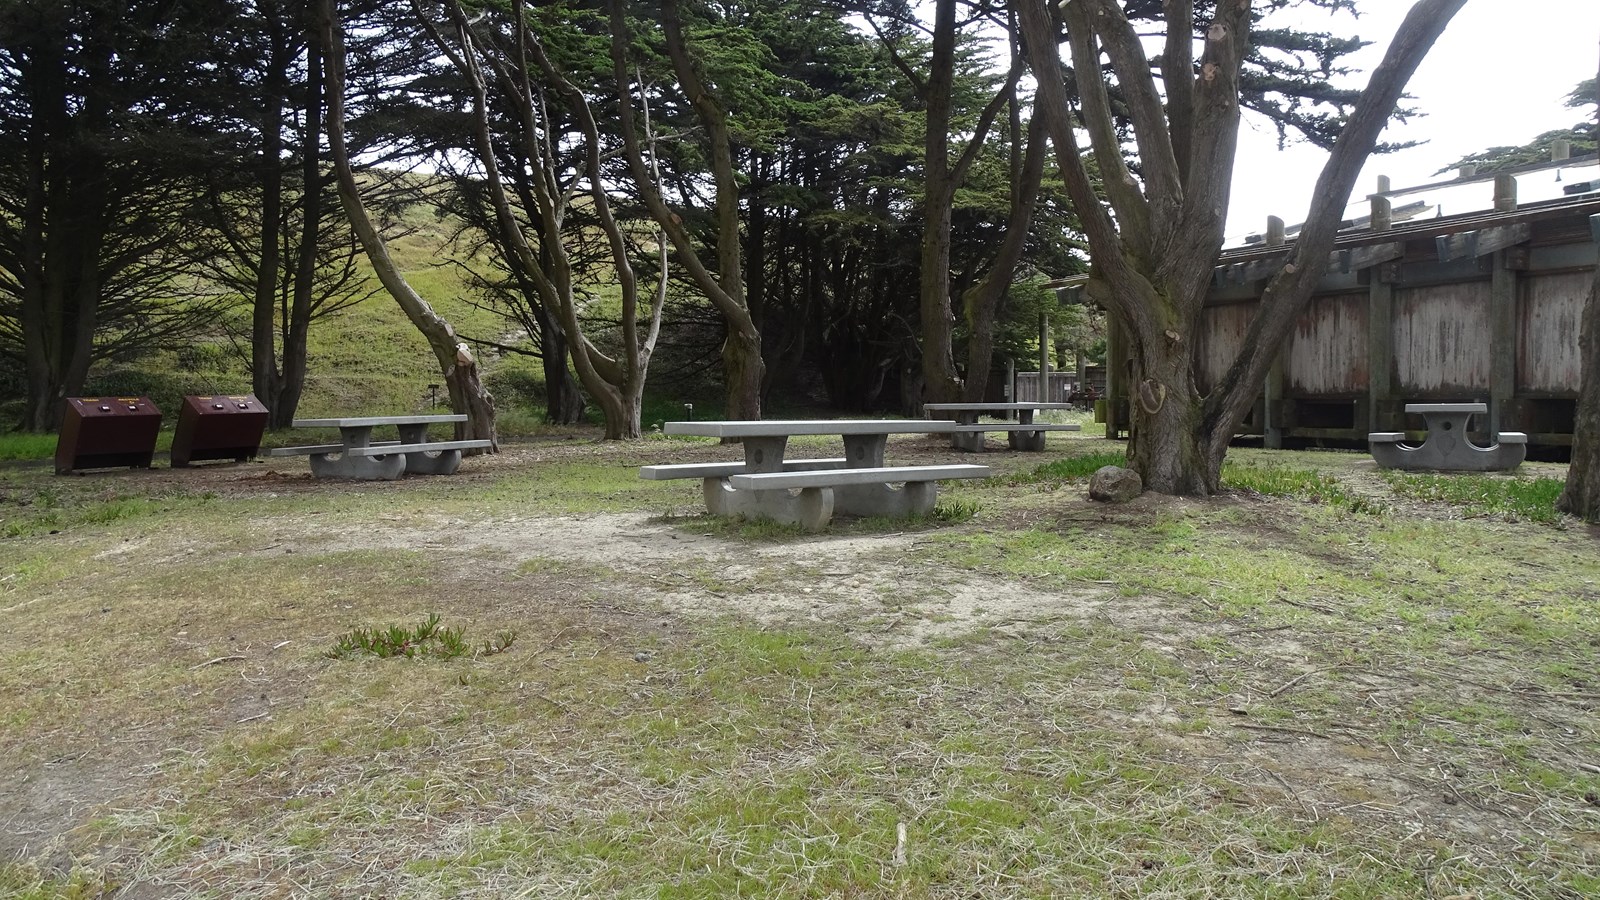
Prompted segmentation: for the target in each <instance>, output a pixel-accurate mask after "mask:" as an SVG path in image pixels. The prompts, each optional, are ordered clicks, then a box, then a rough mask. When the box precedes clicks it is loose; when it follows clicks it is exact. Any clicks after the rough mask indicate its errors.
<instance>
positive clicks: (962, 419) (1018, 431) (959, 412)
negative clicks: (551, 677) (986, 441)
mask: <svg viewBox="0 0 1600 900" xmlns="http://www.w3.org/2000/svg"><path fill="white" fill-rule="evenodd" d="M922 408H923V409H924V410H926V411H927V412H930V413H935V412H948V413H953V414H954V415H955V421H956V427H955V428H954V429H953V430H951V432H950V446H952V447H955V448H956V449H957V450H966V451H968V452H970V453H979V452H982V451H983V435H984V432H987V431H1004V432H1005V433H1006V443H1008V444H1009V445H1010V446H1011V449H1013V450H1023V451H1029V452H1038V451H1040V450H1043V449H1044V433H1045V432H1046V431H1078V430H1080V429H1081V428H1082V426H1080V425H1074V424H1071V423H1065V424H1046V423H1043V422H1040V423H1038V424H1034V421H1033V414H1034V413H1035V412H1037V411H1042V410H1046V409H1072V408H1073V407H1072V404H1071V403H1046V402H1043V401H1039V402H1034V403H1030V402H1026V401H1023V402H1016V403H924V404H922ZM1001 413H1016V414H1017V421H1016V422H1015V423H1011V422H993V423H990V422H983V423H980V422H979V421H978V419H979V417H980V416H983V415H998V414H1001ZM1029 426H1032V427H1031V428H1030V427H1029Z"/></svg>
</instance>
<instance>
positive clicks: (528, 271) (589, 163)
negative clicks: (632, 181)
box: [413, 0, 666, 440]
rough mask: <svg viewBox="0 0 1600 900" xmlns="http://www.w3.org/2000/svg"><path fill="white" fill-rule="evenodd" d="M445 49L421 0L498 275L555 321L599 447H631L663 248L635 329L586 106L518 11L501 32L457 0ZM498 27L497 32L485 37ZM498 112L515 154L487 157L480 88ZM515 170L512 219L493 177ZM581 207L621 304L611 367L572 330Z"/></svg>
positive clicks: (576, 325) (626, 264)
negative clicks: (626, 441)
mask: <svg viewBox="0 0 1600 900" xmlns="http://www.w3.org/2000/svg"><path fill="white" fill-rule="evenodd" d="M445 5H446V7H447V11H448V15H449V18H450V21H451V23H452V25H453V27H454V40H453V41H451V40H449V39H447V38H446V37H445V35H444V34H443V33H442V31H441V30H440V29H439V28H437V27H435V26H434V25H433V24H432V23H431V21H429V18H428V16H427V14H426V11H425V10H424V9H423V3H422V2H421V0H413V6H415V7H416V8H417V10H418V13H419V16H420V17H421V20H422V21H423V23H424V26H425V27H426V28H427V30H428V31H429V33H430V34H431V35H433V38H434V42H435V44H436V46H437V47H438V48H439V50H440V52H441V53H443V54H445V56H446V57H448V58H449V59H450V60H451V62H452V63H453V64H454V65H455V66H456V68H457V69H458V70H459V71H460V72H461V73H462V75H463V76H464V77H465V78H466V80H467V82H468V84H470V85H471V98H472V100H471V105H472V110H473V117H472V133H473V135H474V146H473V148H472V150H473V152H475V153H476V156H477V160H478V163H479V164H480V165H481V166H482V169H483V180H484V185H485V189H486V191H487V193H488V195H489V196H490V198H491V199H492V206H493V208H494V210H495V227H496V233H497V235H498V236H499V238H500V240H501V241H502V242H503V244H504V245H505V246H506V247H507V248H508V249H509V251H510V253H509V254H508V255H509V260H508V262H509V264H510V265H513V266H515V267H516V272H517V274H518V275H520V276H522V277H524V278H526V279H527V280H528V281H530V282H531V283H532V284H533V286H534V288H535V291H536V292H537V294H538V297H539V299H540V302H541V304H542V305H543V306H544V308H545V309H547V310H549V311H550V312H551V314H552V315H553V316H554V317H555V318H556V319H557V320H558V321H559V323H560V325H561V328H562V331H563V334H564V336H565V337H566V339H567V346H568V349H569V352H570V354H571V357H572V363H573V367H574V368H575V369H576V370H577V372H578V377H579V379H580V380H581V381H582V382H583V385H584V387H585V388H586V389H587V390H588V392H589V395H590V396H591V397H592V398H593V399H594V400H595V402H596V403H597V404H598V405H599V406H600V409H601V411H602V413H603V414H604V415H605V421H606V431H605V434H606V438H607V439H608V440H616V439H622V438H637V437H639V436H640V410H641V406H642V403H643V397H644V387H645V378H646V373H647V372H648V369H649V363H650V356H651V354H652V353H653V351H654V347H655V340H656V336H657V334H658V333H659V329H660V323H661V305H662V303H663V302H664V299H665V292H664V287H665V282H664V279H665V274H666V264H665V242H664V241H662V240H661V239H660V238H659V236H658V238H657V242H656V243H657V244H658V245H659V246H660V250H659V252H660V254H661V256H662V260H661V263H660V265H659V269H660V271H661V276H662V279H663V281H662V286H661V289H658V290H656V291H654V292H653V294H652V296H653V298H654V299H653V300H652V301H650V302H649V303H647V304H646V309H645V315H644V317H643V318H644V319H645V323H646V325H645V328H644V330H643V332H641V330H640V320H641V313H640V302H639V300H640V297H639V294H640V286H639V281H638V278H637V277H636V275H635V271H634V265H633V262H632V260H631V259H630V257H629V253H630V250H631V243H630V241H629V240H628V237H627V235H626V234H625V233H624V228H623V225H622V224H620V223H619V222H618V221H617V218H616V216H615V215H614V214H613V212H612V204H611V198H610V195H609V194H608V192H607V185H606V178H605V175H604V173H603V172H602V168H601V158H602V156H603V155H604V154H605V152H606V148H605V147H604V146H603V144H602V140H601V136H600V129H599V125H598V124H597V123H596V121H595V117H594V113H593V110H592V108H591V107H590V104H589V100H588V98H587V97H586V96H585V95H584V94H583V92H582V91H581V90H579V88H578V87H577V86H576V85H575V84H573V83H572V82H571V81H570V80H569V79H568V78H567V76H566V75H565V73H564V72H563V71H562V69H561V68H560V67H559V66H558V65H557V64H556V62H555V60H554V59H552V58H551V56H550V54H549V53H547V52H546V50H545V47H544V44H543V43H542V42H541V41H539V40H538V39H537V38H536V37H535V36H534V35H533V34H532V33H531V30H530V29H529V28H528V22H527V18H526V16H525V11H524V8H523V4H522V2H521V0H512V3H511V10H510V12H511V16H510V18H509V21H507V20H503V19H499V18H497V17H495V16H494V15H493V14H492V13H486V14H485V15H483V16H480V17H478V18H477V19H476V21H473V20H471V19H470V18H469V16H468V15H467V12H466V10H465V9H464V8H463V6H462V4H461V3H460V2H459V0H447V3H446V4H445ZM500 22H505V23H506V24H505V25H504V26H503V27H502V28H496V27H494V26H495V25H496V24H498V23H500ZM531 66H537V68H538V70H539V72H540V74H541V76H542V81H543V83H544V85H546V86H548V89H549V92H550V93H551V94H553V95H555V97H556V98H557V99H559V100H561V101H564V103H565V105H566V106H567V107H568V110H567V112H568V115H569V116H570V117H571V123H572V124H571V128H570V130H569V129H568V127H566V126H564V125H558V124H556V121H555V119H554V118H553V117H552V116H551V115H550V106H549V105H547V104H543V103H540V102H538V101H537V99H536V93H535V88H534V85H533V82H532V81H531V80H530V67H531ZM491 82H494V83H496V85H497V94H498V95H499V97H500V98H502V99H503V100H504V101H505V102H504V103H503V106H504V108H506V109H508V110H509V111H510V112H511V113H512V118H513V120H514V121H515V123H516V127H515V129H514V130H513V139H514V141H515V142H516V143H517V144H518V145H520V148H521V149H520V152H515V153H511V154H505V153H502V152H500V151H498V150H497V149H496V147H495V138H494V135H493V133H492V128H491V125H490V115H489V84H490V83H491ZM569 148H577V150H578V155H579V156H580V157H581V163H579V165H578V166H577V167H576V168H577V169H578V172H579V173H580V174H578V175H577V177H572V178H569V177H567V175H566V173H567V171H568V170H569V168H570V167H571V163H572V161H571V160H570V159H569V158H567V157H566V155H565V154H566V153H567V152H568V151H569ZM502 157H505V158H507V159H508V160H510V161H512V162H513V164H514V165H517V166H519V167H522V168H523V170H524V171H523V173H522V174H524V175H526V176H527V179H526V183H527V184H528V186H529V188H530V194H529V195H527V196H526V197H524V198H523V204H522V205H523V210H520V211H519V209H518V208H517V207H516V205H515V204H513V202H512V200H511V197H510V194H509V192H508V191H507V190H506V187H505V179H504V177H503V176H502V173H501V167H500V162H499V160H500V158H502ZM579 196H581V197H583V199H584V200H585V201H586V203H587V205H588V207H589V212H590V213H592V218H591V220H590V221H591V222H592V223H593V225H594V227H596V228H597V229H599V230H600V231H602V232H603V233H604V235H605V238H606V243H607V245H608V247H609V249H610V256H609V258H608V260H607V262H608V263H609V268H610V270H611V271H612V272H614V273H615V277H616V284H617V287H618V289H619V290H620V292H621V295H622V309H621V329H620V330H621V333H622V340H621V345H622V351H621V353H619V354H617V355H616V356H615V357H612V356H608V355H607V354H605V353H603V352H601V350H600V349H599V348H598V347H597V346H595V344H594V343H593V342H592V341H591V340H590V338H589V336H588V335H586V334H585V332H584V329H583V325H582V323H581V321H580V319H579V307H580V305H581V302H580V298H579V297H578V296H577V292H576V289H575V283H574V282H575V278H576V277H577V275H576V273H575V272H574V270H573V263H572V255H571V253H570V252H569V248H568V244H569V242H573V241H574V240H575V238H574V235H573V234H571V233H570V232H571V229H572V226H571V225H569V224H568V223H569V221H570V220H571V213H572V210H573V207H574V205H575V204H574V200H575V198H577V197H579ZM519 212H520V213H521V214H522V215H526V216H527V217H528V218H529V219H530V220H531V222H530V223H529V224H531V226H532V227H531V228H530V229H528V230H531V231H532V232H533V233H534V234H536V235H538V243H537V246H534V245H533V244H531V243H530V242H529V241H528V240H527V239H526V236H525V235H524V227H523V226H524V221H523V220H522V218H521V217H520V216H519Z"/></svg>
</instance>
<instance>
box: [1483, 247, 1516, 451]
mask: <svg viewBox="0 0 1600 900" xmlns="http://www.w3.org/2000/svg"><path fill="white" fill-rule="evenodd" d="M1510 252H1511V251H1510V250H1497V251H1495V254H1494V273H1493V275H1492V276H1491V278H1490V282H1489V428H1488V430H1489V440H1490V441H1491V442H1493V441H1494V440H1495V439H1496V438H1497V436H1498V435H1499V433H1500V431H1501V428H1502V426H1504V425H1505V424H1507V423H1509V422H1510V421H1511V414H1510V413H1511V409H1510V406H1511V403H1512V401H1513V400H1514V399H1515V398H1516V394H1517V273H1516V271H1515V270H1514V269H1512V268H1511V267H1510V266H1508V265H1507V264H1506V255H1507V254H1508V253H1510Z"/></svg>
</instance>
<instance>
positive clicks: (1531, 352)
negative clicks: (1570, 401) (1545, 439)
mask: <svg viewBox="0 0 1600 900" xmlns="http://www.w3.org/2000/svg"><path fill="white" fill-rule="evenodd" d="M1593 279H1594V275H1593V273H1590V272H1564V273H1560V274H1552V275H1536V276H1534V277H1531V278H1529V279H1527V280H1526V281H1524V282H1523V284H1522V285H1521V287H1522V297H1521V303H1520V304H1519V305H1518V316H1517V391H1518V392H1519V393H1521V392H1527V393H1530V394H1567V393H1571V392H1572V391H1573V390H1574V389H1575V388H1576V386H1577V385H1578V383H1579V377H1580V375H1581V374H1582V368H1581V363H1580V357H1579V355H1578V322H1579V319H1580V318H1581V317H1582V315H1583V304H1584V301H1585V300H1586V299H1587V298H1588V296H1589V285H1590V283H1591V281H1592V280H1593Z"/></svg>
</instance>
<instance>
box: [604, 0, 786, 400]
mask: <svg viewBox="0 0 1600 900" xmlns="http://www.w3.org/2000/svg"><path fill="white" fill-rule="evenodd" d="M615 3H616V0H613V4H614V5H615ZM662 25H663V30H664V31H665V32H666V43H667V54H668V56H670V57H671V59H672V68H673V71H674V72H676V73H677V76H678V81H679V83H680V84H681V86H682V88H683V91H684V93H685V95H687V97H688V98H689V103H690V105H691V106H693V107H694V111H695V114H696V115H697V116H698V117H699V119H700V122H701V124H702V125H704V126H705V129H706V135H707V137H708V138H709V140H710V144H711V177H712V180H713V181H714V182H715V183H716V186H717V190H716V212H717V248H716V249H717V275H716V278H715V279H711V278H709V277H705V278H702V277H698V276H697V277H696V281H698V282H700V287H701V289H702V290H706V292H707V293H708V294H710V295H711V298H712V300H713V302H716V303H717V306H718V307H719V308H720V309H721V310H722V313H723V318H724V320H725V321H726V322H727V325H728V339H727V341H726V342H724V343H723V345H722V364H723V377H724V378H726V379H727V385H726V389H727V414H728V416H729V418H734V419H759V418H761V385H762V382H764V381H765V380H766V371H767V365H766V360H764V359H763V358H762V356H761V328H760V326H759V325H758V324H757V323H756V319H755V317H754V315H753V314H752V311H751V309H750V306H749V303H748V301H747V299H746V297H745V288H744V269H743V264H742V259H741V254H742V253H743V251H744V248H743V247H742V246H741V242H740V239H739V221H740V215H739V181H738V176H737V174H736V173H735V172H734V168H733V136H732V134H731V132H730V130H729V128H728V115H727V112H726V111H725V110H724V109H723V107H722V104H721V103H720V102H719V101H718V100H717V98H716V97H714V96H712V94H711V90H710V88H709V87H708V86H707V85H706V83H705V79H704V77H703V76H702V75H701V72H700V67H699V65H698V63H697V62H696V61H695V60H694V59H693V58H691V56H690V52H689V46H688V42H687V41H685V40H684V35H683V21H682V18H681V15H680V11H679V8H678V0H664V2H663V3H662ZM671 218H673V217H670V216H669V217H668V219H669V220H670V219H671ZM659 219H660V217H658V221H659ZM661 225H662V228H663V229H665V230H666V231H667V232H668V233H669V234H671V232H672V228H671V226H670V225H669V224H668V222H665V221H663V222H661ZM674 243H675V244H677V243H678V241H676V240H675V241H674ZM683 243H684V244H687V241H684V242H683ZM684 249H685V247H684V246H679V247H678V250H679V252H680V253H681V252H682V251H683V250H684ZM685 262H686V263H688V268H689V273H690V274H691V275H697V273H696V266H695V264H694V262H693V261H692V260H685ZM706 275H707V276H709V272H708V273H706ZM719 294H720V295H721V296H722V297H723V298H725V299H722V300H719V298H718V295H719Z"/></svg>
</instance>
